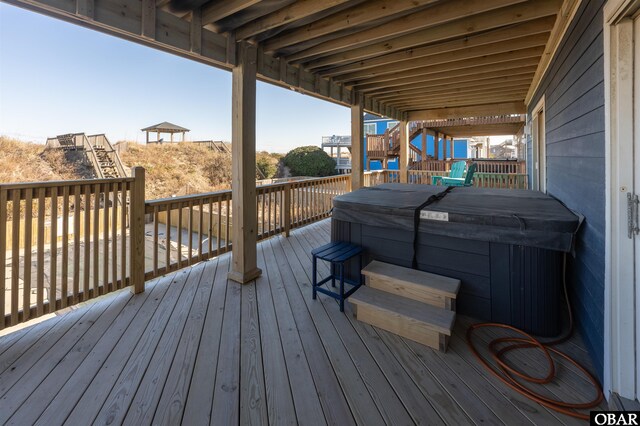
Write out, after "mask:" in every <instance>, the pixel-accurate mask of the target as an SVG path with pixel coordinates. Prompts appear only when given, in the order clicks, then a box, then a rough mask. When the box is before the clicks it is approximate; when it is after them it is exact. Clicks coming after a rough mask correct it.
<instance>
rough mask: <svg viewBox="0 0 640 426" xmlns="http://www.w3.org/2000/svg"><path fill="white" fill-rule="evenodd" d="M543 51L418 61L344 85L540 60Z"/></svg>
mask: <svg viewBox="0 0 640 426" xmlns="http://www.w3.org/2000/svg"><path fill="white" fill-rule="evenodd" d="M543 51H544V46H536V47H529V48H527V49H521V50H512V51H508V52H503V53H497V54H495V55H485V56H481V57H479V58H471V59H463V60H460V61H453V62H447V63H441V64H435V65H430V64H429V62H428V60H426V61H425V60H424V59H420V61H423V64H422V66H419V67H415V68H408V69H406V70H404V71H403V70H396V71H395V72H392V73H387V72H386V70H383V71H381V72H380V73H378V74H374V75H373V76H363V77H360V78H358V77H356V78H354V79H353V80H349V81H347V82H346V83H347V84H350V83H354V82H357V84H367V83H379V82H384V81H389V80H396V79H399V78H407V77H413V76H416V75H429V74H437V73H439V72H448V71H449V72H450V71H456V70H462V69H466V68H474V67H486V66H487V65H494V64H500V63H503V62H513V61H518V60H521V59H531V58H535V59H536V64H537V61H538V60H539V58H540V55H541V54H542V52H543Z"/></svg>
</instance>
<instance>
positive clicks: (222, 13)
mask: <svg viewBox="0 0 640 426" xmlns="http://www.w3.org/2000/svg"><path fill="white" fill-rule="evenodd" d="M259 2H260V0H211V1H209V2H208V3H207V4H205V5H204V6H202V25H207V24H212V23H214V22H218V21H219V20H221V19H224V18H226V17H227V16H231V15H233V14H234V13H237V12H240V11H241V10H243V9H246V8H247V7H250V6H253V5H254V4H256V3H259Z"/></svg>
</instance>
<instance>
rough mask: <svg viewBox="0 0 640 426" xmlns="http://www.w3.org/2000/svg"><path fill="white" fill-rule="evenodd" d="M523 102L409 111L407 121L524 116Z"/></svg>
mask: <svg viewBox="0 0 640 426" xmlns="http://www.w3.org/2000/svg"><path fill="white" fill-rule="evenodd" d="M526 113H527V109H526V106H525V104H524V102H505V103H489V104H482V105H469V106H465V107H457V108H438V109H428V110H413V111H409V112H408V115H407V120H409V121H425V120H443V119H447V118H466V117H484V116H490V115H504V114H526Z"/></svg>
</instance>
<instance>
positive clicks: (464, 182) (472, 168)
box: [442, 163, 478, 186]
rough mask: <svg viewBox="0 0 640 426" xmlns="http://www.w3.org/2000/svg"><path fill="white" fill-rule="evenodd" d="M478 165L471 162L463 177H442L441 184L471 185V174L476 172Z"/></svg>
mask: <svg viewBox="0 0 640 426" xmlns="http://www.w3.org/2000/svg"><path fill="white" fill-rule="evenodd" d="M477 168H478V165H477V164H476V163H471V165H470V166H469V169H468V170H467V175H466V176H465V177H464V178H451V177H443V178H442V185H443V186H472V185H473V175H474V174H475V172H476V169H477Z"/></svg>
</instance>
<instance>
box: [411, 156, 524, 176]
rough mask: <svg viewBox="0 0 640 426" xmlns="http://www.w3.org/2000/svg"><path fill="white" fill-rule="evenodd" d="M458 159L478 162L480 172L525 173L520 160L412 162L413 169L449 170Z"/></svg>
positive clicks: (472, 160) (469, 160) (522, 162)
mask: <svg viewBox="0 0 640 426" xmlns="http://www.w3.org/2000/svg"><path fill="white" fill-rule="evenodd" d="M457 161H466V163H467V165H469V164H471V163H476V164H477V167H478V168H477V171H478V172H479V173H498V174H504V173H508V174H514V173H515V174H525V173H526V163H525V162H524V161H518V160H491V159H482V158H479V159H458V160H456V159H452V160H426V161H419V162H414V163H412V167H411V168H412V169H413V170H423V171H439V172H449V171H450V170H451V165H452V164H453V163H455V162H457Z"/></svg>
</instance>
